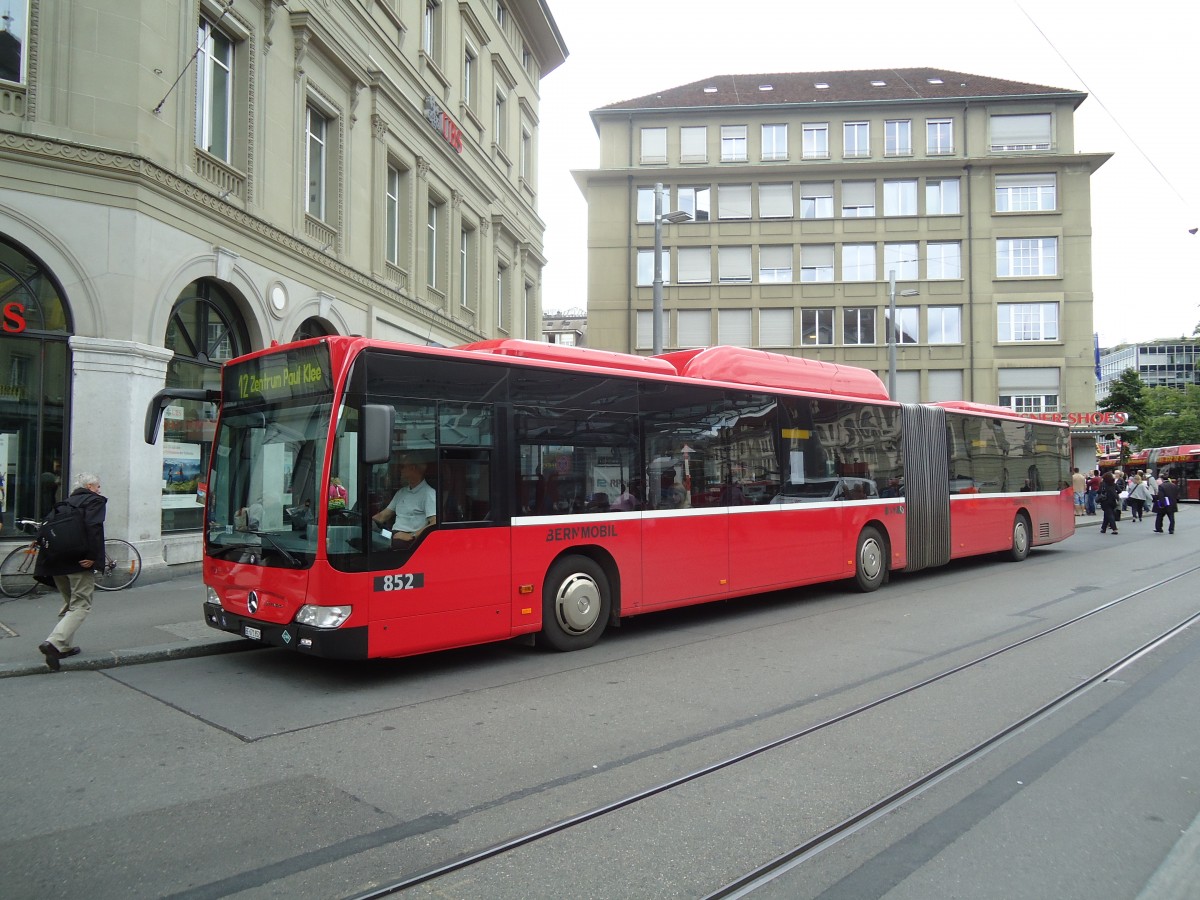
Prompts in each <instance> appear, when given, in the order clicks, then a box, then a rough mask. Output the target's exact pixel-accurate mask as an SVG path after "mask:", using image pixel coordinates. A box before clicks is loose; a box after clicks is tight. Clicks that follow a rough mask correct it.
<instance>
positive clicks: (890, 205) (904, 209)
mask: <svg viewBox="0 0 1200 900" xmlns="http://www.w3.org/2000/svg"><path fill="white" fill-rule="evenodd" d="M883 214H884V215H885V216H915V215H916V214H917V180H916V179H915V178H914V179H912V180H911V181H910V180H908V179H905V180H903V181H884V182H883Z"/></svg>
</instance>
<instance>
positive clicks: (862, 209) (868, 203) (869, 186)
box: [842, 181, 875, 219]
mask: <svg viewBox="0 0 1200 900" xmlns="http://www.w3.org/2000/svg"><path fill="white" fill-rule="evenodd" d="M873 215H875V182H873V181H843V182H842V216H843V217H844V218H847V219H854V218H858V219H861V218H869V217H870V216H873Z"/></svg>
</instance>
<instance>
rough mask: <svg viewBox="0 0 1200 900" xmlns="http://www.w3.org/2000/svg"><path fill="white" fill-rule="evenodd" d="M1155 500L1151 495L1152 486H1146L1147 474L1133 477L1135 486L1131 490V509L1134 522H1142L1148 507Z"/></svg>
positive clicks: (1139, 473) (1140, 473) (1138, 474)
mask: <svg viewBox="0 0 1200 900" xmlns="http://www.w3.org/2000/svg"><path fill="white" fill-rule="evenodd" d="M1153 499H1154V495H1153V494H1151V493H1150V486H1149V485H1148V484H1146V476H1145V474H1144V473H1142V472H1138V473H1137V474H1136V475H1134V476H1133V486H1132V487H1130V489H1129V509H1130V514H1131V519H1132V521H1134V522H1138V523H1140V522H1141V521H1142V517H1143V516H1144V515H1145V513H1146V507H1148V506H1149V505H1150V502H1151V501H1152V500H1153Z"/></svg>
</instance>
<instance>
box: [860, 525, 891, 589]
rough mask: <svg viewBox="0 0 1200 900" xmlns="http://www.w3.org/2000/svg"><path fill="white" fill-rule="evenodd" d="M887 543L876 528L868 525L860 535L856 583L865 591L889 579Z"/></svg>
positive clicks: (877, 586)
mask: <svg viewBox="0 0 1200 900" xmlns="http://www.w3.org/2000/svg"><path fill="white" fill-rule="evenodd" d="M887 561H888V552H887V544H886V543H885V542H884V540H883V536H882V535H881V534H880V533H879V531H878V530H877V529H875V528H871V527H867V528H864V529H863V530H862V534H860V535H859V536H858V546H857V547H856V548H855V551H854V583H855V584H857V585H858V589H859V590H860V591H863V592H864V593H867V592H870V591H874V590H877V589H878V588H879V587H881V586H882V585H883V583H884V582H885V581H886V580H887V573H888V568H887Z"/></svg>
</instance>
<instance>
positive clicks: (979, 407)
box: [928, 400, 1066, 426]
mask: <svg viewBox="0 0 1200 900" xmlns="http://www.w3.org/2000/svg"><path fill="white" fill-rule="evenodd" d="M928 405H929V406H940V407H941V408H942V409H954V410H958V411H959V412H968V413H974V414H975V415H980V416H991V417H992V418H996V419H1017V420H1019V421H1021V422H1034V421H1037V422H1042V424H1044V425H1063V426H1065V425H1066V423H1065V422H1047V421H1043V420H1041V419H1031V418H1029V416H1023V415H1021V414H1020V413H1018V412H1015V411H1014V410H1012V409H1010V408H1009V407H1007V406H992V405H991V404H988V403H974V402H972V401H970V400H938V401H937V402H935V403H930V404H928Z"/></svg>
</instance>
